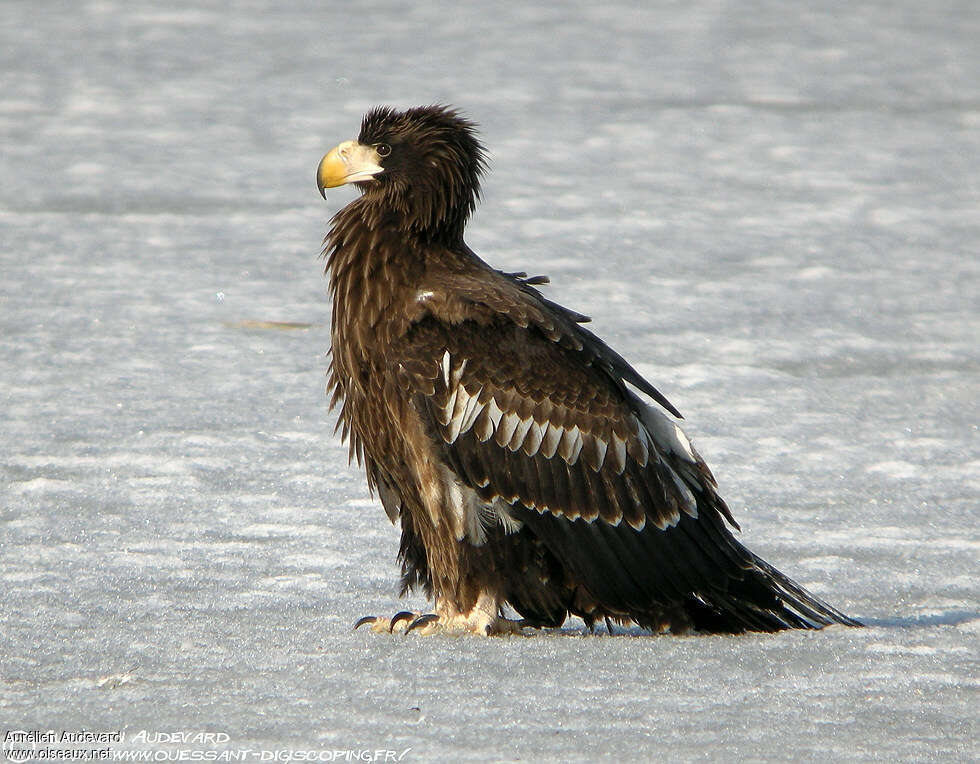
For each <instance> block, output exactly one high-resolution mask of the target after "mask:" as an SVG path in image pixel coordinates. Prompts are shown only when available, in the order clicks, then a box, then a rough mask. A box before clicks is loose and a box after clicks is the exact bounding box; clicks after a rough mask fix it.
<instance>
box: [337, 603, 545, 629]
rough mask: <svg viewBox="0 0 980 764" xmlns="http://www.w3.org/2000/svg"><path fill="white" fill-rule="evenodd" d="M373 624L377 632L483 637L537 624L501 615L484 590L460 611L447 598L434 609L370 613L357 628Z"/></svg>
mask: <svg viewBox="0 0 980 764" xmlns="http://www.w3.org/2000/svg"><path fill="white" fill-rule="evenodd" d="M368 624H370V626H371V631H373V632H375V633H377V634H394V633H395V632H398V633H400V634H408V633H409V632H412V631H414V632H416V633H417V634H420V635H422V636H428V635H430V634H450V635H456V636H459V635H462V634H475V635H478V636H481V637H495V636H503V635H508V634H523V633H524V629H525V628H534V624H532V623H529V622H528V621H526V620H524V619H520V620H513V619H510V618H504V617H503V616H502V615H500V608H499V606H498V605H497V601H496V599H495V598H492V597H490V596H489V595H486V594H481V595H480V596H479V597H478V598H477V601H476V603H475V605H474V606H473V608H472V609H471V610H469V611H468V612H461V611H460V610H458V609H457V608H456V607H454V606H453V605H451V604H449V603H448V602H445V601H443V602H440V603H439V605H438V607H436V612H434V613H413V612H410V611H408V610H403V611H402V612H400V613H396V614H395V615H394V616H392V617H391V618H380V617H377V616H373V615H369V616H365V617H364V618H360V619H358V621H357V623H355V624H354V628H355V629H358V628H360V627H361V626H365V625H368Z"/></svg>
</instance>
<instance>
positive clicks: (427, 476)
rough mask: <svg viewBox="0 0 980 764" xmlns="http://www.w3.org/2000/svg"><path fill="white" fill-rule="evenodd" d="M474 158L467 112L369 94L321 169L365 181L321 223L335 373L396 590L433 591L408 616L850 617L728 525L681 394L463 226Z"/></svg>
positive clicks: (729, 620)
mask: <svg viewBox="0 0 980 764" xmlns="http://www.w3.org/2000/svg"><path fill="white" fill-rule="evenodd" d="M484 168H485V164H484V158H483V150H482V147H481V145H480V143H479V142H478V140H477V138H476V136H475V132H474V126H473V124H472V123H470V122H468V121H467V120H465V119H463V118H462V117H460V116H459V115H458V114H457V113H456V112H454V111H452V110H450V109H447V108H443V107H425V108H416V109H409V110H407V111H404V112H398V111H394V110H391V109H387V108H378V109H375V110H373V111H371V112H370V113H369V114H368V115H367V116H366V117H365V118H364V121H363V123H362V125H361V132H360V135H359V137H358V139H357V141H347V142H345V143H342V144H340V146H338V147H337V148H336V149H334V150H333V151H331V152H330V153H329V154H328V155H327V156H325V157H324V159H323V161H322V162H321V165H320V167H319V169H318V171H317V183H318V186H319V188H320V190H321V193H322V192H323V189H324V188H325V187H332V186H338V185H342V184H344V183H355V184H356V185H357V186H358V187H359V189H360V191H361V196H360V197H359V198H358V199H356V200H355V201H353V202H351V203H350V204H349V205H347V206H346V207H345V208H344V209H343V210H341V211H340V212H339V213H337V215H336V216H335V217H334V219H333V221H332V226H331V229H330V232H329V233H328V234H327V237H326V239H325V248H324V254H325V256H326V258H327V272H328V274H329V278H330V290H331V293H332V295H333V318H332V345H333V347H332V362H331V369H330V387H331V388H332V393H333V402H334V403H339V404H340V406H341V408H340V420H339V426H340V427H341V428H342V430H343V435H344V437H345V438H346V439H347V441H348V443H349V446H350V454H351V457H352V458H356V459H357V460H358V461H359V462H362V463H363V464H364V467H365V471H366V473H367V480H368V484H369V485H370V487H371V488H372V490H375V491H377V493H378V494H379V495H380V498H381V501H382V503H383V505H384V508H385V511H386V512H387V514H388V517H389V518H390V519H391V520H392V522H399V523H400V525H401V549H400V558H401V562H402V571H403V579H402V581H403V591H404V590H407V589H410V588H415V587H421V588H422V589H424V590H425V592H426V593H427V594H428V595H430V596H433V597H434V598H435V601H436V613H435V615H437V616H438V619H436V618H435V616H427V617H424V618H422V619H421V620H418V621H416V622H414V623H413V624H412V625H413V626H419V627H420V628H422V629H424V630H429V629H433V628H440V627H441V628H443V629H447V630H467V631H474V632H479V633H501V632H506V631H513V630H516V629H517V628H520V627H521V626H524V625H534V626H558V625H560V624H561V623H563V622H564V621H565V619H566V618H567V617H568V615H569V614H570V613H571V614H574V615H578V616H580V617H581V618H583V619H584V620H585V622H586V623H587V624H588V625H589V626H592V625H593V624H594V623H596V622H597V621H598V620H600V619H606V622H607V623H609V621H610V620H615V621H617V622H620V623H629V622H635V623H637V624H639V625H640V626H643V627H645V628H649V629H653V630H658V631H659V630H664V629H668V628H669V629H674V630H687V629H691V628H693V629H697V630H704V631H722V632H740V631H744V630H758V631H774V630H778V629H784V628H816V627H820V626H823V625H826V624H830V623H843V624H849V625H856V622H855V621H853V620H851V619H849V618H847V617H846V616H844V615H843V614H841V613H839V612H838V611H837V610H835V609H834V608H832V607H830V606H829V605H826V604H825V603H823V602H821V601H820V600H818V599H817V598H815V597H814V596H813V595H811V594H809V593H808V592H806V591H805V590H804V589H802V588H801V587H799V586H798V585H797V584H795V583H793V582H792V581H790V580H789V579H788V578H786V577H785V576H783V575H782V574H781V573H779V572H778V571H777V570H775V569H774V568H772V567H771V566H770V565H768V564H767V563H766V562H764V561H763V560H761V559H760V558H758V557H756V556H755V555H754V554H752V553H751V552H750V551H748V550H747V549H746V548H745V547H743V546H742V545H741V544H740V543H739V542H738V541H737V540H736V539H735V538H734V536H733V535H732V533H731V530H730V529H729V525H731V526H734V527H736V528H737V525H736V524H735V521H734V520H733V518H732V516H731V514H730V513H729V510H728V508H727V507H726V506H725V503H724V501H722V499H721V498H720V497H719V496H718V494H717V492H716V486H715V481H714V478H713V477H712V475H711V472H710V471H709V470H708V467H707V466H706V465H705V463H704V461H703V460H702V459H701V457H700V456H699V455H698V453H697V452H696V451H695V450H694V449H693V447H692V446H691V444H690V442H689V441H688V439H687V437H686V436H685V435H684V433H683V432H682V431H681V429H680V428H679V427H678V426H677V424H676V423H675V421H674V419H673V418H671V416H669V415H668V414H672V415H675V416H679V414H678V413H677V411H676V410H675V409H674V408H673V406H671V404H670V403H669V402H668V401H667V400H666V398H664V396H663V395H661V394H660V393H659V392H658V391H657V390H656V389H655V388H654V387H653V386H652V385H650V384H649V383H648V382H647V381H646V380H645V379H643V378H642V377H641V376H640V375H639V374H638V373H637V372H636V371H635V370H634V369H633V368H632V367H631V366H630V365H629V364H628V363H627V362H626V361H624V360H623V358H622V357H620V356H619V355H618V354H617V353H615V352H614V351H613V350H611V349H610V348H609V347H607V346H606V345H605V344H604V343H603V342H602V341H601V340H600V339H599V338H597V337H596V336H595V335H594V334H592V333H591V332H589V331H588V330H586V329H585V328H584V327H583V326H582V324H583V323H584V322H585V321H587V320H588V319H587V318H586V317H585V316H582V315H579V314H578V313H574V312H572V311H569V310H567V309H565V308H563V307H561V306H559V305H556V304H555V303H553V302H550V301H549V300H547V299H546V298H545V297H543V296H542V295H541V293H540V292H539V291H538V290H537V289H535V286H534V285H536V284H541V283H544V282H546V281H547V279H544V278H543V277H535V278H532V279H529V278H526V277H525V276H524V274H508V273H503V272H500V271H497V270H494V269H493V268H491V267H490V266H488V265H487V264H486V263H484V262H483V261H482V260H481V259H480V258H479V257H477V256H476V255H475V254H474V253H473V252H472V251H471V250H470V249H469V247H467V246H466V244H465V243H464V241H463V228H464V225H465V223H466V220H467V218H468V217H469V215H470V213H471V212H472V211H473V209H474V207H475V205H476V201H477V199H478V196H479V189H480V176H481V174H482V173H483V171H484ZM631 386H632V389H631ZM634 390H635V391H634ZM640 394H643V395H646V396H648V397H649V398H650V399H651V402H650V403H648V402H645V401H643V400H642V399H641V397H640ZM505 604H509V605H510V606H511V607H513V608H514V610H516V611H517V612H518V613H519V614H520V615H521V617H522V620H521V621H520V622H514V621H508V620H506V619H504V618H503V617H502V614H503V611H502V610H501V608H502V607H503V606H504V605H505ZM403 615H404V614H403ZM370 620H372V621H373V623H374V625H375V628H392V627H394V626H395V625H396V624H398V623H399V622H400V620H401V618H400V617H396V618H395V619H391V620H389V619H370ZM406 623H407V621H406Z"/></svg>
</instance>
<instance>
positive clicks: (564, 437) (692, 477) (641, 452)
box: [435, 350, 701, 546]
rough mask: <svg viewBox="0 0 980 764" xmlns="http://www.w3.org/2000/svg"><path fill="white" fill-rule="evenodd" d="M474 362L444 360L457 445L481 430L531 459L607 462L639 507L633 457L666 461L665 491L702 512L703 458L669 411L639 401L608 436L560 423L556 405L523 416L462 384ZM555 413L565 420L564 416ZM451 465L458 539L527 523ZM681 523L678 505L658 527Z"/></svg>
mask: <svg viewBox="0 0 980 764" xmlns="http://www.w3.org/2000/svg"><path fill="white" fill-rule="evenodd" d="M466 364H467V361H466V359H465V358H462V359H460V358H458V357H457V358H454V357H453V356H452V355H451V354H450V353H449V351H448V350H447V351H446V352H445V353H443V356H442V360H441V362H440V365H439V371H440V376H441V377H442V382H443V384H444V385H445V389H446V396H445V401H446V402H445V404H444V405H442V406H439V407H437V408H436V410H435V416H436V419H437V421H438V422H439V424H440V425H441V428H440V429H441V435H442V438H443V440H444V441H445V442H446V443H448V444H452V443H455V442H456V441H457V440H458V439H459V438H460V437H461V436H462V435H465V434H466V433H467V432H469V431H470V430H473V434H474V436H475V437H476V438H477V440H479V441H480V442H481V443H486V442H487V441H489V440H490V439H491V438H493V440H494V442H495V443H496V444H497V445H498V446H499V447H500V448H506V449H508V450H509V451H511V452H514V453H516V452H518V451H523V453H524V454H525V455H526V456H528V457H533V456H536V455H539V454H540V455H541V456H543V457H544V458H546V459H552V458H554V457H556V456H560V457H561V459H562V460H563V461H564V462H565V463H566V464H567V465H568V466H569V467H571V466H573V465H575V464H576V463H578V461H579V459H580V458H581V459H582V460H583V462H584V464H586V465H588V467H589V468H590V469H592V470H593V471H595V472H598V471H600V470H601V469H602V468H603V466H606V467H607V468H609V469H612V470H613V471H615V472H616V474H618V475H621V476H623V478H622V479H624V480H626V487H627V490H628V492H629V494H630V496H631V498H632V499H633V500H634V502H635V503H636V505H642V504H643V502H642V501H641V499H640V497H639V495H637V489H636V486H634V485H632V478H630V477H629V476H628V475H624V472H625V470H626V465H627V459H628V458H629V459H632V460H633V461H634V462H636V463H637V464H638V465H639V466H640V467H646V466H647V464H648V463H649V462H650V461H654V462H655V463H658V464H659V469H661V470H663V471H665V472H666V473H667V474H664V477H665V478H667V479H668V481H672V482H673V485H668V486H665V490H667V492H668V493H669V494H670V495H672V496H673V497H674V498H675V499H676V502H677V506H678V509H679V511H682V512H684V513H685V514H687V515H690V516H692V517H697V516H698V510H697V499H696V497H695V495H694V492H693V490H692V486H697V485H698V484H699V481H700V475H699V469H700V467H699V464H700V463H701V462H700V458H699V457H698V455H697V452H696V451H695V450H694V447H693V446H692V445H691V441H690V440H689V439H688V437H687V435H685V433H684V431H683V430H682V429H681V428H680V427H679V426H678V425H677V424H676V423H675V422H674V421H673V420H672V419H671V418H669V417H668V416H667V415H666V414H664V413H663V412H661V411H659V410H658V409H656V408H653V407H651V406H647V405H645V404H643V403H641V402H640V401H638V400H637V401H635V404H636V408H635V409H634V410H635V411H636V413H635V414H633V415H632V417H631V419H630V422H629V425H630V429H631V432H630V433H629V434H628V435H626V437H625V438H624V437H620V436H619V435H618V434H616V433H615V432H610V433H609V435H608V436H607V437H600V436H599V435H597V434H595V433H592V432H588V431H584V430H582V429H581V428H580V427H579V426H578V425H575V424H570V423H569V424H555V423H553V422H552V421H550V417H548V415H549V414H552V415H553V414H554V412H555V410H554V409H552V408H551V407H550V406H543V405H538V406H537V407H536V412H535V413H536V414H537V415H538V417H539V419H538V420H535V418H534V416H533V415H532V414H528V415H527V416H524V417H522V416H521V415H520V414H519V413H517V412H516V411H504V410H503V409H502V408H501V404H498V402H497V400H495V399H494V397H493V393H492V392H491V391H490V390H487V389H486V388H483V387H480V388H478V389H474V390H472V391H470V390H467V389H466V387H465V386H464V385H463V384H462V382H461V380H462V377H463V372H464V371H465V369H466ZM498 394H499V393H498ZM508 405H510V404H508ZM555 418H556V419H559V421H561V418H560V417H559V416H555ZM541 419H544V421H540V420H541ZM664 457H669V459H668V458H664ZM443 469H445V474H444V476H443V485H444V494H445V497H446V500H447V505H448V509H449V511H450V515H451V516H452V518H453V521H452V522H453V528H454V530H455V532H456V536H457V538H459V539H463V538H467V539H468V540H469V541H470V542H471V543H473V544H475V545H477V546H479V545H480V544H483V543H484V542H485V541H486V532H485V531H486V528H489V527H492V526H493V525H495V524H500V525H501V526H502V527H503V528H504V529H505V530H506V531H507V532H508V533H513V532H514V531H515V530H516V529H517V528H519V527H520V523H519V521H517V520H515V519H514V518H513V516H512V515H511V514H510V512H509V505H508V504H507V503H506V501H505V500H502V499H499V498H498V499H497V500H496V501H495V502H493V503H487V502H486V501H484V500H483V499H481V498H480V497H479V495H478V494H477V493H476V492H475V491H473V490H472V489H470V488H469V487H467V486H466V485H464V484H463V483H462V482H461V481H460V480H459V479H458V478H457V477H456V475H455V474H454V473H452V472H449V470H448V468H443ZM667 475H669V478H668V477H667ZM481 487H485V486H481ZM508 498H516V497H508ZM536 509H537V510H538V511H551V512H552V513H555V512H561V511H562V510H559V509H558V508H549V507H546V506H545V507H536ZM566 511H567V510H566ZM592 519H594V518H592ZM679 521H680V515H679V514H678V513H677V512H676V511H675V512H674V513H673V514H672V515H670V516H668V517H662V518H660V519H659V520H658V521H657V526H658V527H661V528H666V527H669V526H671V525H676V524H677V523H678V522H679ZM645 524H646V517H645V516H641V517H640V518H637V519H634V520H632V521H631V522H630V525H631V526H632V527H634V528H635V529H636V530H642V529H643V527H644V526H645Z"/></svg>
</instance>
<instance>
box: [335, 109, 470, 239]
mask: <svg viewBox="0 0 980 764" xmlns="http://www.w3.org/2000/svg"><path fill="white" fill-rule="evenodd" d="M475 128H476V126H475V125H474V124H473V123H472V122H470V121H469V120H467V119H464V118H463V117H461V116H460V115H459V114H458V113H457V112H456V111H455V110H454V109H451V108H448V107H445V106H422V107H417V108H414V109H407V110H406V111H395V110H394V109H391V108H389V107H386V106H379V107H377V108H375V109H372V110H371V111H370V112H368V113H367V115H366V116H365V117H364V120H363V121H362V122H361V132H360V135H358V136H357V140H356V141H344V142H343V143H341V144H340V145H338V146H336V147H335V148H334V149H332V150H331V151H330V152H329V153H328V154H327V155H326V156H325V157H323V159H322V160H321V161H320V166H319V167H318V168H317V171H316V183H317V188H319V189H320V194H321V195H324V196H325V193H324V189H327V188H333V187H335V186H342V185H344V184H346V183H354V184H355V185H357V187H358V188H359V189H360V190H361V191H362V192H363V194H364V196H365V200H364V201H365V203H368V204H374V205H380V206H381V208H382V210H381V212H382V213H385V212H387V213H391V212H393V213H395V215H396V216H397V218H398V224H399V225H400V226H401V227H403V228H404V229H405V230H407V231H410V232H412V233H415V234H419V235H422V236H424V237H426V238H429V239H435V238H440V239H447V238H448V239H450V240H454V241H455V240H461V239H462V233H463V225H464V224H465V222H466V219H467V217H469V215H470V213H471V212H472V211H473V209H474V207H475V206H476V202H477V199H478V198H479V195H480V175H481V174H482V173H483V171H484V169H485V167H486V159H485V157H484V150H483V146H482V145H481V144H480V141H479V140H478V139H477V137H476V129H475Z"/></svg>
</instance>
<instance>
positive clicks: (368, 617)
mask: <svg viewBox="0 0 980 764" xmlns="http://www.w3.org/2000/svg"><path fill="white" fill-rule="evenodd" d="M377 620H378V617H377V616H376V615H366V616H364V617H363V618H358V619H357V623H355V624H354V628H353V629H351V631H357V630H358V629H359V628H361V627H362V626H363V625H364V624H366V623H374V622H375V621H377Z"/></svg>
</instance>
